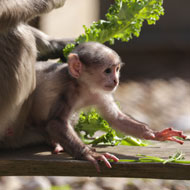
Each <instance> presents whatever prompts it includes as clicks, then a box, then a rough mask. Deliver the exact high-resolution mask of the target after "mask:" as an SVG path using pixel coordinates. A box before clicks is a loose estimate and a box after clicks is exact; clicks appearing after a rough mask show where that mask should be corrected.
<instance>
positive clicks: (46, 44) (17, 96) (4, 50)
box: [0, 0, 65, 141]
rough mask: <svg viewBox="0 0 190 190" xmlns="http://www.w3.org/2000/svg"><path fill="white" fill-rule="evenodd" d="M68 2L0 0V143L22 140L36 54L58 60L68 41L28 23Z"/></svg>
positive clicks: (34, 77)
mask: <svg viewBox="0 0 190 190" xmlns="http://www.w3.org/2000/svg"><path fill="white" fill-rule="evenodd" d="M64 2H65V0H24V1H23V0H14V1H13V0H0V141H6V139H7V138H9V137H10V136H14V137H16V138H18V139H19V138H20V135H22V133H23V128H24V123H25V120H26V118H27V115H28V111H29V109H30V106H31V100H30V98H29V97H30V96H31V94H32V93H33V90H34V88H35V86H36V76H35V69H34V67H35V63H36V59H37V54H39V55H40V56H46V55H51V56H52V57H53V58H55V57H58V56H59V55H60V52H62V49H63V47H64V46H65V42H63V41H61V40H54V39H51V38H50V37H49V36H47V35H45V34H44V33H42V32H41V31H39V30H37V29H35V28H33V27H31V26H29V25H28V24H27V22H28V21H29V20H31V19H33V18H34V17H36V16H38V15H41V14H43V13H47V12H49V11H51V10H52V9H54V8H59V7H61V6H62V5H64Z"/></svg>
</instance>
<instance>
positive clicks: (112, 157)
mask: <svg viewBox="0 0 190 190" xmlns="http://www.w3.org/2000/svg"><path fill="white" fill-rule="evenodd" d="M104 156H105V157H106V158H107V159H110V160H113V161H114V162H118V161H119V158H117V157H116V156H114V155H113V154H110V153H105V154H104Z"/></svg>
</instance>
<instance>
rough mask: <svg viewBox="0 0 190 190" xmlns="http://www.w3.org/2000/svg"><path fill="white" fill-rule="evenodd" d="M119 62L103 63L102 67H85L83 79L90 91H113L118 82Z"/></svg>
mask: <svg viewBox="0 0 190 190" xmlns="http://www.w3.org/2000/svg"><path fill="white" fill-rule="evenodd" d="M119 75H120V64H114V65H112V64H110V65H107V64H106V65H103V67H99V68H98V67H97V68H96V69H95V68H93V69H92V68H87V71H85V72H84V74H83V77H82V78H83V81H85V83H87V84H88V87H89V88H90V89H91V90H92V91H104V92H105V91H106V92H113V91H115V90H116V88H117V86H118V84H119Z"/></svg>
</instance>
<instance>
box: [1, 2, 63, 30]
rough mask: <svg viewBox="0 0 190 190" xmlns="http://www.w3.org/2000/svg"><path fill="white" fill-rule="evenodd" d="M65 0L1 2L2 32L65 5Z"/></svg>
mask: <svg viewBox="0 0 190 190" xmlns="http://www.w3.org/2000/svg"><path fill="white" fill-rule="evenodd" d="M64 2H65V0H43V1H42V0H25V1H23V0H14V1H13V0H0V26H1V27H0V32H3V31H6V30H7V28H11V27H14V26H16V25H17V24H18V23H20V22H21V21H22V22H27V21H28V20H30V19H32V18H34V17H35V16H38V15H41V14H43V13H46V12H49V11H50V10H52V9H53V8H58V7H60V6H62V5H63V4H64Z"/></svg>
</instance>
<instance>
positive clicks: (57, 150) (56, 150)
mask: <svg viewBox="0 0 190 190" xmlns="http://www.w3.org/2000/svg"><path fill="white" fill-rule="evenodd" d="M60 152H64V149H63V147H62V146H61V145H60V144H59V143H54V151H53V153H54V154H58V153H60Z"/></svg>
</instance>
